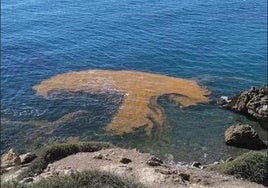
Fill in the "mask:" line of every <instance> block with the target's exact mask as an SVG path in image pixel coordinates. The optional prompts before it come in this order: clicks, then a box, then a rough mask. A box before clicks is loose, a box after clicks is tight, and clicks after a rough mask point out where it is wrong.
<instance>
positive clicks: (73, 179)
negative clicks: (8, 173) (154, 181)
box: [1, 171, 144, 188]
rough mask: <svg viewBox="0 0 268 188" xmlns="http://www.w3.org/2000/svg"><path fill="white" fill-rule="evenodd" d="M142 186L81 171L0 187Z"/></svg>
mask: <svg viewBox="0 0 268 188" xmlns="http://www.w3.org/2000/svg"><path fill="white" fill-rule="evenodd" d="M60 187H64V188H100V187H101V188H142V187H144V186H142V185H141V184H138V183H135V182H132V181H129V180H127V179H122V178H119V177H117V176H114V175H111V174H108V173H103V172H93V171H87V172H81V173H75V174H73V175H71V176H64V177H54V178H48V179H43V180H40V181H39V182H36V183H32V184H28V185H27V184H20V183H17V182H7V183H3V184H1V188H60Z"/></svg>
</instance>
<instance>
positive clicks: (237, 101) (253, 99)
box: [220, 86, 268, 130]
mask: <svg viewBox="0 0 268 188" xmlns="http://www.w3.org/2000/svg"><path fill="white" fill-rule="evenodd" d="M220 105H221V106H223V107H225V108H227V109H229V110H232V111H235V112H240V113H243V114H246V115H250V116H252V117H254V118H255V119H257V120H258V121H259V122H260V124H261V125H262V127H263V128H264V129H266V130H268V86H264V87H262V88H259V89H256V88H255V87H252V88H251V89H250V90H248V91H244V92H242V93H241V94H239V95H236V96H234V97H231V98H230V99H228V100H221V101H220Z"/></svg>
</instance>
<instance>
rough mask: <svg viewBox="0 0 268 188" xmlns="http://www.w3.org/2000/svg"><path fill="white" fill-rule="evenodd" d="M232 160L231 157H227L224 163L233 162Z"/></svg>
mask: <svg viewBox="0 0 268 188" xmlns="http://www.w3.org/2000/svg"><path fill="white" fill-rule="evenodd" d="M233 160H234V159H233V158H232V157H229V158H227V159H226V160H225V162H230V161H233Z"/></svg>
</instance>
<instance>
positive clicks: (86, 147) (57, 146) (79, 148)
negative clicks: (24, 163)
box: [18, 142, 113, 179]
mask: <svg viewBox="0 0 268 188" xmlns="http://www.w3.org/2000/svg"><path fill="white" fill-rule="evenodd" d="M110 147H113V146H112V145H111V144H108V143H103V142H78V143H53V144H51V145H49V146H47V147H45V148H43V149H41V151H40V152H38V153H39V154H38V158H37V159H36V160H34V161H33V162H32V164H31V165H30V166H29V167H28V168H27V169H26V170H25V172H24V173H22V174H21V175H20V176H19V178H18V179H23V178H25V177H29V176H30V177H31V176H34V175H35V174H40V173H42V171H43V170H44V169H45V168H46V167H47V165H48V164H49V163H52V162H54V161H57V160H60V159H62V158H64V157H67V156H69V155H72V154H75V153H78V152H95V151H99V150H101V149H105V148H110Z"/></svg>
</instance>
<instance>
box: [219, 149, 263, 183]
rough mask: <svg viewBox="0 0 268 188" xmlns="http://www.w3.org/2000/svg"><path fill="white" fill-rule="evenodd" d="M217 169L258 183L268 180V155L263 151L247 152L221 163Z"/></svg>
mask: <svg viewBox="0 0 268 188" xmlns="http://www.w3.org/2000/svg"><path fill="white" fill-rule="evenodd" d="M215 169H216V170H219V171H220V172H223V173H225V174H229V175H234V176H236V177H240V178H244V179H247V180H249V181H253V182H257V183H265V184H266V182H267V180H268V157H267V155H266V154H265V153H262V152H253V151H250V152H247V153H244V154H242V155H241V156H239V157H237V158H236V159H234V160H233V161H229V162H226V163H223V164H219V165H217V166H216V167H215Z"/></svg>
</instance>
